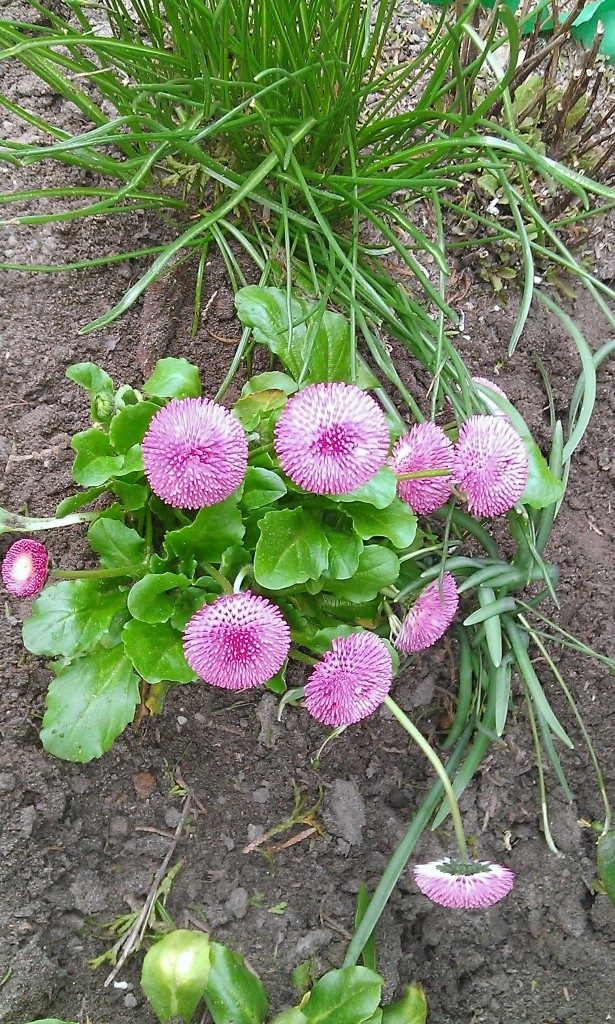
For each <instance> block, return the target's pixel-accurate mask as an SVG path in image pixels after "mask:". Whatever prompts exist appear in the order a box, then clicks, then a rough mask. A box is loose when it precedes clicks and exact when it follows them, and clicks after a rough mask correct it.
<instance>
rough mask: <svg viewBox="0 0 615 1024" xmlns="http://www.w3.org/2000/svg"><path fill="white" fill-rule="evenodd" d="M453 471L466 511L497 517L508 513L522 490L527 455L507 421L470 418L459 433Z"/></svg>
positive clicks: (490, 417)
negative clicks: (466, 502) (465, 500)
mask: <svg viewBox="0 0 615 1024" xmlns="http://www.w3.org/2000/svg"><path fill="white" fill-rule="evenodd" d="M453 469H454V478H455V483H456V484H457V485H458V486H459V489H460V490H461V491H463V492H465V494H466V496H467V500H468V509H469V511H470V512H472V513H473V514H474V515H477V516H498V515H500V514H501V513H502V512H508V510H509V509H511V508H512V507H513V505H515V504H516V502H517V501H519V498H520V497H521V495H522V494H523V492H524V490H525V485H526V483H527V478H528V458H527V452H526V450H525V445H524V444H523V441H522V440H521V438H520V437H519V435H518V434H517V432H516V431H515V430H514V429H513V428H512V426H511V425H510V423H509V422H508V420H506V419H502V418H500V417H497V416H471V417H470V419H469V420H467V421H466V422H465V423H463V424H462V425H461V427H460V429H459V441H458V442H457V445H456V447H455V456H454V461H453Z"/></svg>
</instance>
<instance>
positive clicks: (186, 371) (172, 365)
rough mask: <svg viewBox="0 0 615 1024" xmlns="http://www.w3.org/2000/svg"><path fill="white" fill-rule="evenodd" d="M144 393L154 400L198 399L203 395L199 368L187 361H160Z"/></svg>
mask: <svg viewBox="0 0 615 1024" xmlns="http://www.w3.org/2000/svg"><path fill="white" fill-rule="evenodd" d="M143 391H144V392H145V394H146V395H151V396H152V397H153V398H198V397H199V396H200V394H201V381H200V377H199V371H198V368H197V367H196V366H193V365H192V363H189V362H188V360H187V359H172V358H168V359H159V360H158V362H157V363H156V366H155V368H154V372H153V373H152V375H151V377H150V378H149V380H147V381H146V382H145V384H144V385H143Z"/></svg>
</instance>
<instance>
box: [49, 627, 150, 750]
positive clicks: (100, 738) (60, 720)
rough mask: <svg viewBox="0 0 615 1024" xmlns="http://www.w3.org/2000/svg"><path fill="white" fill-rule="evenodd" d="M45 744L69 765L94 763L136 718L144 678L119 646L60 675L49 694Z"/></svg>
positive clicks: (86, 658) (103, 651)
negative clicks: (140, 676)
mask: <svg viewBox="0 0 615 1024" xmlns="http://www.w3.org/2000/svg"><path fill="white" fill-rule="evenodd" d="M46 703H47V710H46V712H45V715H44V717H43V728H42V730H41V741H42V744H43V746H44V748H45V750H47V751H48V752H49V753H50V754H54V755H55V757H61V758H62V759H63V760H64V761H77V762H79V763H82V762H84V761H91V760H93V758H95V757H100V756H101V754H104V752H105V751H106V750H109V747H111V745H112V744H113V741H114V740H115V739H117V737H118V736H119V735H120V733H122V732H123V731H124V729H125V728H126V726H127V725H128V723H129V722H132V719H133V718H134V713H135V708H136V707H137V704H138V703H139V680H138V678H137V676H136V675H135V673H134V672H133V670H132V665H131V664H130V661H129V659H128V658H127V657H126V655H125V654H124V650H123V648H122V646H121V644H120V645H118V646H117V647H112V648H111V649H110V650H99V651H94V653H93V654H88V655H86V656H85V657H83V658H79V659H78V660H77V661H75V662H73V663H72V664H70V665H67V666H66V668H63V669H61V670H60V672H58V674H57V676H56V677H55V679H54V680H53V681H52V683H51V684H50V686H49V690H48V691H47V701H46Z"/></svg>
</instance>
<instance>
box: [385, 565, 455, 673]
mask: <svg viewBox="0 0 615 1024" xmlns="http://www.w3.org/2000/svg"><path fill="white" fill-rule="evenodd" d="M458 605H459V594H458V592H457V585H456V583H455V580H454V579H453V577H452V576H451V574H450V572H445V573H444V576H443V577H442V593H440V580H439V579H438V580H434V581H433V582H432V583H429V584H428V585H427V586H426V587H425V589H424V590H423V591H422V592H421V593H420V594H419V596H418V597H417V599H416V601H415V602H414V604H413V606H412V608H411V609H410V611H409V612H408V613H407V615H406V617H405V619H404V621H403V622H402V625H401V630H400V632H399V636H398V637H397V639H396V641H395V646H396V647H397V649H398V650H400V651H405V652H406V654H410V653H412V652H413V651H424V650H425V648H426V647H431V646H432V644H435V642H436V640H439V639H440V637H441V636H443V635H444V633H446V631H447V629H448V627H449V626H450V624H451V622H452V621H453V619H454V618H455V613H456V612H457V607H458Z"/></svg>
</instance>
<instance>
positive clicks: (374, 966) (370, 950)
mask: <svg viewBox="0 0 615 1024" xmlns="http://www.w3.org/2000/svg"><path fill="white" fill-rule="evenodd" d="M369 901H370V896H369V891H368V889H367V886H366V885H365V883H364V882H361V883H360V885H359V892H358V894H357V910H356V913H355V916H354V930H355V931H356V930H357V928H358V927H359V925H360V924H361V921H362V920H363V918H364V917H365V912H366V910H367V908H368V906H369ZM361 959H362V961H363V966H364V967H367V968H368V970H370V971H377V970H378V957H377V954H376V929H375V928H374V930H373V931H372V933H371V935H370V936H369V938H368V940H367V942H366V943H365V945H364V946H363V949H362V951H361Z"/></svg>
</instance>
